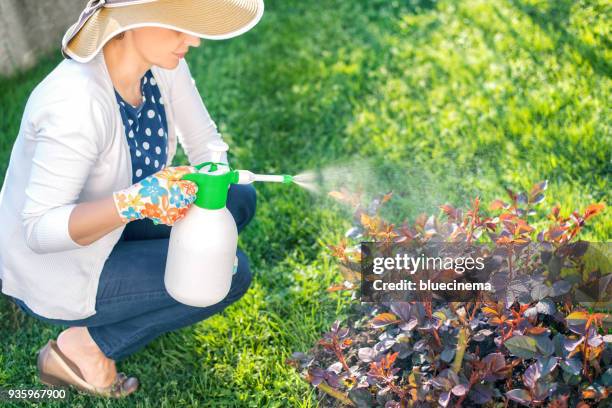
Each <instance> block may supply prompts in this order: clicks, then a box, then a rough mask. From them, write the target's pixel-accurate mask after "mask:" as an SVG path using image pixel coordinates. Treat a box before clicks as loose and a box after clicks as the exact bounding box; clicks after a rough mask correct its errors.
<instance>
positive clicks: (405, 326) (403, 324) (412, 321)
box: [399, 317, 419, 331]
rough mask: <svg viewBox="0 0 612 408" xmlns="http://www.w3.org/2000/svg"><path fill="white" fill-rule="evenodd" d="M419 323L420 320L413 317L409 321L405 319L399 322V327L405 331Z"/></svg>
mask: <svg viewBox="0 0 612 408" xmlns="http://www.w3.org/2000/svg"><path fill="white" fill-rule="evenodd" d="M417 324H419V322H418V320H417V319H415V318H414V317H413V318H412V319H410V320H409V321H408V322H405V321H403V322H401V323H400V324H399V328H400V329H402V330H403V331H410V330H412V329H414V328H415V327H416V326H417Z"/></svg>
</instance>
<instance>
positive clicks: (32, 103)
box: [0, 0, 263, 397]
mask: <svg viewBox="0 0 612 408" xmlns="http://www.w3.org/2000/svg"><path fill="white" fill-rule="evenodd" d="M262 13H263V3H262V2H261V0H106V1H93V0H92V1H89V2H88V4H87V6H86V8H85V10H84V11H83V12H82V13H81V16H80V18H79V21H78V22H77V23H75V24H74V25H73V26H72V27H70V29H69V30H68V31H67V33H66V34H65V35H64V38H63V40H62V53H63V55H64V56H65V57H66V59H65V60H64V61H62V62H61V63H60V64H59V65H58V66H57V67H56V68H55V69H54V70H53V71H52V72H51V73H50V74H49V75H48V76H47V77H46V78H45V79H44V80H43V81H42V82H41V83H40V84H39V85H38V86H37V87H36V89H35V90H34V91H33V92H32V94H31V95H30V98H29V99H28V102H27V105H26V107H25V112H24V116H23V119H22V122H21V127H20V131H19V135H18V137H17V139H16V141H15V144H14V146H13V150H12V152H11V158H10V163H9V167H8V170H7V173H6V177H5V183H4V185H3V187H2V191H1V192H0V222H2V225H3V228H2V229H0V279H2V284H3V287H2V291H3V293H5V294H7V295H9V296H11V297H13V298H14V300H15V302H16V303H17V304H18V305H19V306H20V307H21V309H22V310H24V311H25V312H26V313H28V314H30V315H32V316H35V317H37V318H39V319H41V320H43V321H46V322H49V323H53V324H60V325H65V326H69V327H68V328H67V329H66V330H64V331H62V332H61V333H60V335H59V336H58V338H57V341H55V340H50V341H49V343H48V344H47V345H46V346H45V347H44V348H43V349H41V351H40V352H39V354H38V370H39V374H40V379H41V381H42V382H44V383H46V384H49V385H72V386H75V387H77V388H78V389H80V390H83V391H85V392H88V393H91V394H94V395H102V396H109V397H123V396H126V395H129V394H130V393H132V392H134V391H135V390H136V389H137V388H138V385H139V382H138V380H137V379H136V378H135V377H129V378H128V377H127V376H126V375H125V374H123V373H117V370H116V367H115V361H117V360H120V359H122V358H124V357H126V356H128V355H130V354H132V353H134V352H135V351H137V350H139V349H140V348H142V347H143V346H144V345H146V344H147V343H149V342H151V341H152V340H153V339H155V338H156V337H158V336H159V335H161V334H162V333H165V332H168V331H171V330H176V329H178V328H181V327H185V326H187V325H191V324H193V323H196V322H198V321H201V320H203V319H206V318H208V317H209V316H211V315H213V314H215V313H218V312H220V311H222V310H223V309H224V308H225V307H226V306H228V305H229V304H231V303H232V302H235V301H236V300H238V299H239V298H240V297H241V296H242V295H243V294H244V293H245V292H246V290H247V289H248V287H249V284H250V281H251V273H250V271H249V266H248V259H247V257H246V255H245V254H244V253H243V252H241V251H240V250H239V251H238V253H237V259H238V267H237V270H236V272H235V274H234V275H233V279H232V285H231V289H230V292H229V294H228V295H227V297H226V298H224V299H223V300H222V301H221V302H219V303H217V304H214V305H212V306H210V307H201V308H200V307H191V306H187V305H183V304H180V303H178V302H176V301H175V300H174V299H172V298H171V297H170V296H169V294H168V293H167V292H166V290H165V287H164V280H163V274H164V268H165V260H166V254H167V250H168V237H169V233H170V230H171V226H172V225H173V224H174V223H175V222H176V221H178V220H179V219H181V218H182V217H183V216H184V215H185V212H186V211H187V209H188V208H189V206H190V205H191V203H192V202H193V201H194V199H195V195H194V193H195V192H196V186H195V184H193V183H191V182H189V181H186V180H180V178H181V177H182V176H183V175H184V174H187V173H189V172H193V171H196V169H195V168H194V167H192V166H195V165H196V164H199V163H203V162H205V161H209V160H210V159H211V158H212V152H210V151H209V149H208V148H207V144H208V143H209V142H211V141H217V143H219V141H220V140H221V137H220V135H219V134H218V132H217V128H216V126H215V123H214V122H213V121H212V120H211V118H210V116H209V114H208V112H207V110H206V108H205V106H204V105H203V103H202V100H201V98H200V95H199V93H198V91H197V88H196V87H195V85H194V83H193V81H192V79H191V75H190V71H189V68H188V66H187V63H186V62H185V60H184V56H185V54H186V53H187V51H188V49H189V47H197V46H199V44H200V38H208V39H223V38H231V37H234V36H237V35H239V34H242V33H244V32H246V31H247V30H249V29H250V28H252V27H253V26H254V25H255V24H256V23H257V22H258V21H259V20H260V18H261V16H262ZM177 138H178V140H179V142H180V143H181V145H182V147H183V149H184V151H185V153H186V155H187V157H188V159H189V162H190V164H191V166H178V167H172V166H170V164H171V162H172V158H173V156H174V153H175V151H176V142H177ZM221 161H223V162H226V163H227V156H226V154H225V153H224V154H223V155H222V159H221ZM151 188H154V190H155V194H153V193H151V191H152V190H151ZM156 195H159V197H161V198H162V199H161V200H159V197H157V198H156ZM227 206H228V209H229V210H230V212H231V213H232V215H233V216H234V219H235V221H236V224H237V227H238V230H239V231H241V230H242V229H243V228H244V227H245V225H246V224H247V223H248V222H249V221H250V220H251V218H252V217H253V215H254V212H255V192H254V190H253V188H252V187H251V186H250V185H232V186H231V188H230V190H229V192H228V201H227Z"/></svg>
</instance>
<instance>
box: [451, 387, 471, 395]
mask: <svg viewBox="0 0 612 408" xmlns="http://www.w3.org/2000/svg"><path fill="white" fill-rule="evenodd" d="M468 391H469V390H468V387H467V386H466V385H465V384H457V385H455V386H454V387H453V389H452V390H451V392H452V393H453V394H455V395H456V396H458V397H461V396H462V395H465V394H466V393H467V392H468Z"/></svg>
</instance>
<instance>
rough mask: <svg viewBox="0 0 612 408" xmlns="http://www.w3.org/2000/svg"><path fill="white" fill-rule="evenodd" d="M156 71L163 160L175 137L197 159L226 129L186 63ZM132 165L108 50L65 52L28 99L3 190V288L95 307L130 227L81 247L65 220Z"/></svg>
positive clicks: (85, 309)
mask: <svg viewBox="0 0 612 408" xmlns="http://www.w3.org/2000/svg"><path fill="white" fill-rule="evenodd" d="M151 70H152V72H153V75H154V77H155V80H156V81H157V83H158V86H159V90H160V92H161V96H162V100H163V103H164V107H165V109H166V117H167V123H168V160H167V162H166V166H169V165H170V164H171V162H172V158H173V157H174V154H175V153H176V143H177V137H178V140H179V142H180V143H181V146H182V147H183V150H184V151H185V153H186V155H187V158H188V160H189V162H190V164H192V165H195V164H199V163H201V162H204V161H208V160H210V159H211V154H210V152H209V151H208V149H207V148H206V144H207V143H208V142H209V141H212V140H219V139H221V136H220V135H219V133H218V132H217V126H216V125H215V123H214V122H213V121H212V119H211V118H210V115H209V114H208V111H207V110H206V107H205V106H204V104H203V103H202V99H201V97H200V94H199V92H198V90H197V88H196V87H195V83H194V81H193V79H192V78H191V74H190V71H189V67H188V66H187V63H186V62H185V60H184V59H181V60H180V63H179V65H178V67H177V68H175V69H173V70H166V69H162V68H159V67H156V66H153V67H152V68H151ZM223 160H224V161H227V156H226V155H224V157H223ZM131 167H132V166H131V158H130V150H129V147H128V144H127V141H126V137H125V133H124V127H123V123H122V120H121V116H120V113H119V108H118V106H117V101H116V99H115V94H114V88H113V84H112V82H111V79H110V75H109V73H108V70H107V67H106V63H105V61H104V54H103V52H102V51H101V52H99V53H98V54H97V56H96V57H95V58H94V59H93V60H92V61H90V62H88V63H79V62H76V61H74V60H70V59H66V60H63V61H62V62H61V63H60V64H59V65H58V66H57V67H56V68H55V69H54V70H53V71H52V72H51V73H50V74H49V75H48V76H47V77H46V78H45V79H44V80H43V81H42V82H41V83H40V84H38V86H37V87H36V88H35V89H34V91H33V92H32V94H31V95H30V97H29V99H28V101H27V104H26V107H25V111H24V114H23V118H22V121H21V126H20V129H19V135H18V136H17V139H16V141H15V144H14V146H13V149H12V152H11V157H10V162H9V166H8V170H7V172H6V176H5V179H4V185H3V186H2V190H1V191H0V279H1V280H2V292H4V293H5V294H7V295H10V296H13V297H16V298H19V299H21V300H23V301H24V302H25V303H26V304H27V305H28V307H29V308H30V309H32V310H33V311H34V312H36V313H37V314H39V315H41V316H44V317H47V318H55V319H64V320H76V319H82V318H85V317H88V316H91V315H93V314H95V313H96V310H95V303H96V293H97V289H98V280H99V277H100V272H101V271H102V267H103V265H104V262H105V261H106V259H107V258H108V256H109V254H110V252H111V250H112V249H113V247H114V245H115V244H116V243H117V241H118V240H119V238H120V236H121V233H122V232H123V229H124V228H125V227H124V226H122V227H120V228H117V229H115V230H114V231H111V232H110V233H108V234H106V235H105V236H103V237H102V238H100V239H98V240H97V241H95V242H93V243H92V244H90V245H86V246H83V245H79V244H77V243H76V242H74V241H73V240H72V238H71V237H70V235H69V233H68V220H69V217H70V213H71V211H72V209H73V208H74V207H75V206H76V204H77V203H81V202H86V201H92V200H98V199H101V198H104V197H109V196H110V195H111V194H112V193H113V192H114V191H117V190H120V189H123V188H126V187H128V186H130V185H131V184H132V168H131Z"/></svg>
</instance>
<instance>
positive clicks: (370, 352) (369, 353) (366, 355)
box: [357, 347, 378, 363]
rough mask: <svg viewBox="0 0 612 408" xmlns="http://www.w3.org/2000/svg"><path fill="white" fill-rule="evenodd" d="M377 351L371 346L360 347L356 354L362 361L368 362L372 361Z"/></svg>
mask: <svg viewBox="0 0 612 408" xmlns="http://www.w3.org/2000/svg"><path fill="white" fill-rule="evenodd" d="M377 355H378V353H377V352H376V351H375V350H374V349H373V348H372V347H362V348H360V349H359V351H358V352H357V356H358V357H359V359H360V360H361V361H363V362H364V363H369V362H370V361H374V359H375V358H376V356H377Z"/></svg>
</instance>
